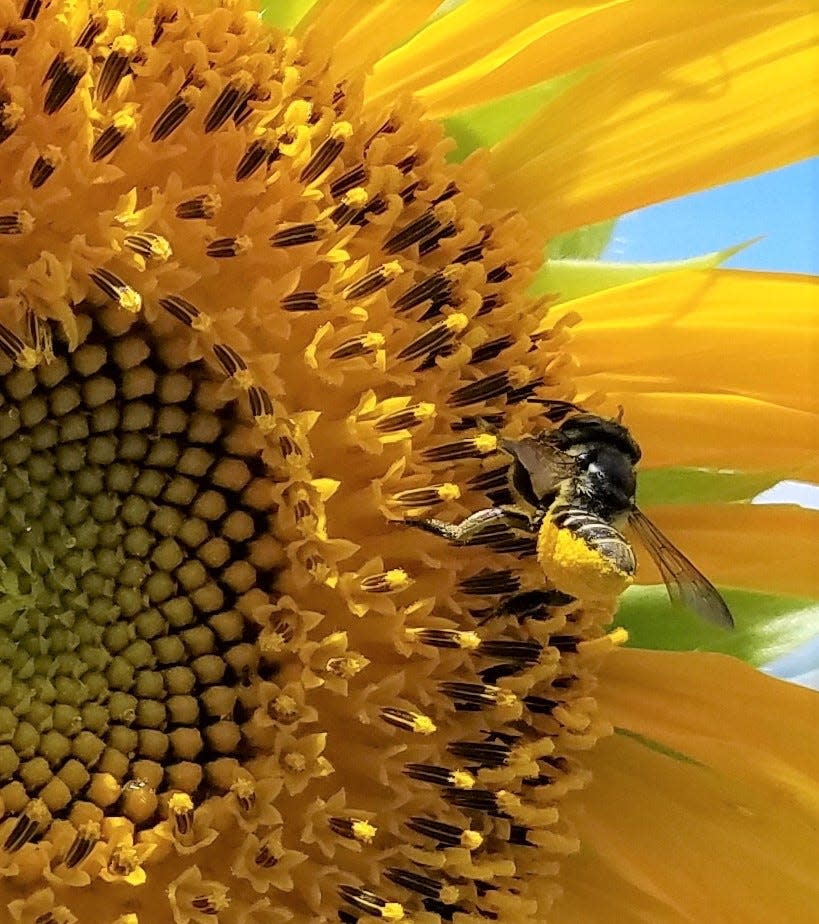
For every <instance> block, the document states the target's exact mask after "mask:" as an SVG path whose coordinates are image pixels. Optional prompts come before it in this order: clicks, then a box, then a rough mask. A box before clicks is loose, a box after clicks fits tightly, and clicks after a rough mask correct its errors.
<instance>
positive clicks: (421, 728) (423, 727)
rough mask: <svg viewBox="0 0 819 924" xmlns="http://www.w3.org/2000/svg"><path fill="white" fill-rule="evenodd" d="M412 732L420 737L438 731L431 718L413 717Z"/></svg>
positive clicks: (423, 716)
mask: <svg viewBox="0 0 819 924" xmlns="http://www.w3.org/2000/svg"><path fill="white" fill-rule="evenodd" d="M412 730H413V731H414V732H415V733H416V734H419V735H432V734H433V733H434V732H436V731H437V730H438V729H437V726H436V725H435V723H434V722H433V721H432V719H430V718H429V716H426V715H413V717H412Z"/></svg>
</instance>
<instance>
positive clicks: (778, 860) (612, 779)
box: [550, 652, 819, 924]
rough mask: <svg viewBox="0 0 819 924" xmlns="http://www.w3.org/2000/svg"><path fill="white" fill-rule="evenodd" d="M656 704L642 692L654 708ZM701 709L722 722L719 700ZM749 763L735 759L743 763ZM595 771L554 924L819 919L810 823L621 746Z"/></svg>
mask: <svg viewBox="0 0 819 924" xmlns="http://www.w3.org/2000/svg"><path fill="white" fill-rule="evenodd" d="M633 654H634V655H635V657H636V656H639V655H642V654H643V652H633ZM683 657H690V656H689V655H684V656H683ZM741 689H744V688H741ZM727 692H728V691H724V695H725V693H727ZM735 692H737V693H738V692H740V691H739V690H737V691H735ZM653 694H654V691H653V690H652V689H650V688H645V689H642V690H641V691H640V695H641V698H642V699H643V700H645V701H648V702H653ZM704 705H707V708H708V709H709V710H710V711H712V712H714V713H719V714H720V715H721V714H722V712H721V700H718V701H717V702H714V703H709V704H704ZM670 708H671V709H672V710H673V709H675V708H676V706H675V705H674V704H671V705H670ZM748 711H749V712H750V710H748ZM780 728H781V726H780ZM811 733H812V734H813V731H812V732H811ZM747 756H748V755H747V753H746V752H744V751H742V750H740V751H737V752H736V754H735V757H736V759H737V760H738V761H741V760H743V759H746V758H747ZM589 765H590V766H591V768H592V770H593V772H594V780H593V782H592V783H591V785H590V786H589V788H588V789H587V790H586V791H585V792H583V793H582V794H578V795H577V796H576V797H574V802H575V805H576V807H577V810H576V811H575V812H574V813H573V818H575V819H576V826H577V829H578V834H579V835H580V838H581V841H582V843H583V849H582V851H581V853H580V854H579V855H577V856H576V857H570V858H568V859H567V860H566V861H565V862H564V863H563V864H562V867H561V877H560V882H561V885H562V886H563V888H564V896H563V898H562V899H560V900H558V902H557V903H556V905H555V908H554V909H553V911H552V914H551V916H550V921H551V922H553V924H577V922H580V921H582V922H583V924H607V922H609V921H617V922H618V924H621V922H622V924H632V922H634V924H637V922H643V924H684V922H685V924H737V922H740V921H741V922H742V924H774V922H785V921H792V922H797V921H798V922H805V924H807V922H808V921H810V920H813V917H812V916H813V915H814V914H815V910H816V907H817V903H819V885H817V883H819V875H817V874H819V864H818V863H817V856H819V853H817V851H819V836H817V829H816V822H817V817H816V814H815V813H808V812H806V811H804V810H803V809H801V808H800V807H798V806H796V805H794V804H793V803H792V802H791V801H790V800H789V799H788V798H787V797H786V796H782V797H780V798H777V797H776V794H775V792H774V791H772V790H771V789H770V788H768V787H765V786H762V787H760V786H757V785H755V783H754V781H753V780H751V779H743V778H742V776H741V775H740V776H737V775H735V774H733V773H722V772H720V771H718V770H714V769H712V768H710V767H707V766H700V765H697V764H694V763H690V762H686V761H681V760H676V759H674V758H673V757H669V756H666V755H664V754H660V753H657V752H656V751H652V750H650V749H649V748H647V747H645V746H644V745H642V744H640V743H638V742H637V741H634V740H630V739H628V738H626V737H624V736H619V735H618V736H615V737H614V738H611V739H608V740H605V741H602V742H600V743H599V744H598V745H597V747H596V748H595V749H594V751H593V752H592V753H591V754H590V755H589ZM814 769H819V767H816V768H814Z"/></svg>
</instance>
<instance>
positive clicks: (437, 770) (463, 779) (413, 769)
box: [404, 764, 475, 789]
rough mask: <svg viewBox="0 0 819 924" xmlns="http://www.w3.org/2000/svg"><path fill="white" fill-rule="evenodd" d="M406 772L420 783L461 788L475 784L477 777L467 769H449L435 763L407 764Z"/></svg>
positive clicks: (405, 766) (467, 787)
mask: <svg viewBox="0 0 819 924" xmlns="http://www.w3.org/2000/svg"><path fill="white" fill-rule="evenodd" d="M404 773H406V775H407V776H408V777H410V778H411V779H413V780H418V782H420V783H431V784H432V785H433V786H455V787H458V788H460V789H470V788H471V787H472V786H474V785H475V777H474V776H473V775H472V774H471V773H469V772H468V771H466V770H448V769H447V768H446V767H436V766H435V765H434V764H405V765H404Z"/></svg>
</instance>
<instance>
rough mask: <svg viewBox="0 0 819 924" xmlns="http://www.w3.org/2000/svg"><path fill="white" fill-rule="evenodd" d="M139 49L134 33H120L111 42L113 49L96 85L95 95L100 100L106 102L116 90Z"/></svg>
mask: <svg viewBox="0 0 819 924" xmlns="http://www.w3.org/2000/svg"><path fill="white" fill-rule="evenodd" d="M137 50H138V46H137V42H136V39H135V38H134V36H132V35H118V36H117V37H116V38H115V39H114V41H113V42H112V43H111V51H110V53H109V55H108V57H107V58H106V59H105V63H104V64H103V65H102V69H101V70H100V75H99V77H98V78H97V84H96V87H95V96H96V98H97V100H99V102H101V103H104V102H105V101H106V100H107V99H108V97H109V96H111V94H112V93H113V92H114V90H116V88H117V85H118V84H119V82H120V80H122V78H123V77H124V76H125V75H126V74H127V73H128V71H129V70H130V67H131V61H132V60H133V58H134V56H135V55H136V53H137Z"/></svg>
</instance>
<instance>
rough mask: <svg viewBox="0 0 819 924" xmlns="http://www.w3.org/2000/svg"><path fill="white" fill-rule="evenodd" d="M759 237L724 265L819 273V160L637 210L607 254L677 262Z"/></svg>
mask: <svg viewBox="0 0 819 924" xmlns="http://www.w3.org/2000/svg"><path fill="white" fill-rule="evenodd" d="M759 236H763V239H762V240H761V241H759V242H758V243H756V244H754V245H753V246H751V247H748V248H746V249H745V250H743V251H741V252H740V253H738V254H736V256H734V257H732V258H731V259H730V260H729V261H728V262H727V263H726V266H733V267H738V268H743V269H756V270H778V271H782V272H789V273H816V274H819V158H813V159H811V160H807V161H802V162H801V163H799V164H794V165H793V166H790V167H785V168H783V169H782V170H774V171H772V172H771V173H765V174H763V175H762V176H757V177H752V178H751V179H749V180H742V181H741V182H739V183H729V184H728V185H727V186H719V187H717V188H715V189H709V190H706V191H705V192H701V193H695V194H694V195H691V196H686V197H684V198H682V199H675V200H674V201H672V202H662V203H660V204H659V205H654V206H651V207H650V208H647V209H641V210H640V211H638V212H632V213H631V214H630V215H627V216H626V217H625V218H623V219H622V220H621V221H620V223H619V224H618V226H617V228H616V230H615V233H614V237H613V239H612V241H611V243H610V244H609V247H608V249H607V250H606V251H605V253H604V254H603V259H605V260H615V261H618V262H620V261H628V262H631V261H641V260H646V261H654V260H674V259H678V258H681V257H693V256H697V255H698V254H701V253H708V252H710V251H713V250H722V249H723V248H725V247H729V246H731V245H733V244H738V243H740V242H741V241H746V240H749V239H750V238H755V237H759Z"/></svg>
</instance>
